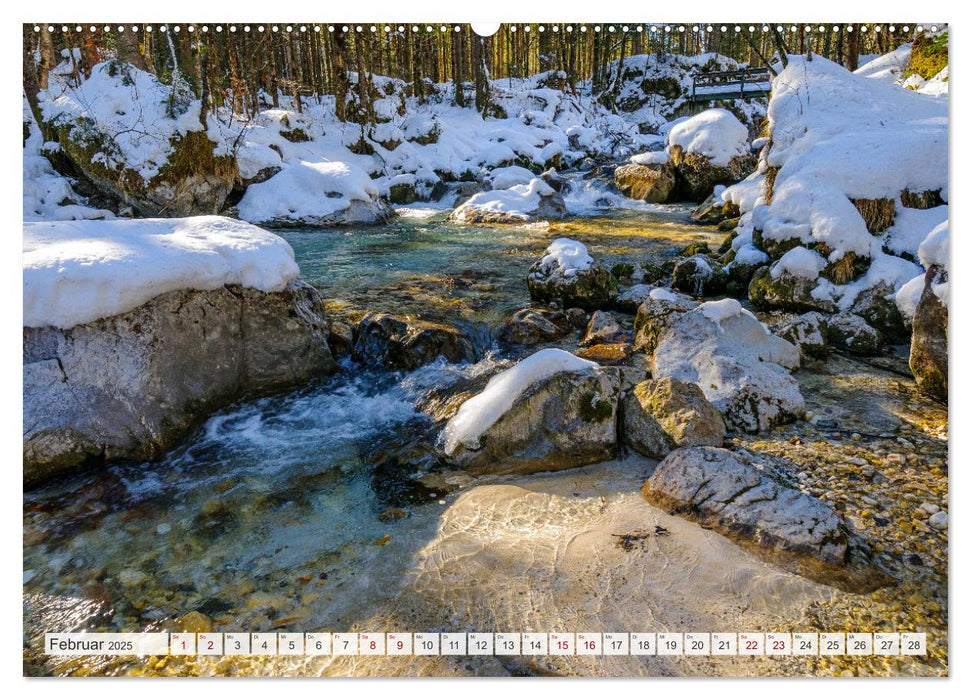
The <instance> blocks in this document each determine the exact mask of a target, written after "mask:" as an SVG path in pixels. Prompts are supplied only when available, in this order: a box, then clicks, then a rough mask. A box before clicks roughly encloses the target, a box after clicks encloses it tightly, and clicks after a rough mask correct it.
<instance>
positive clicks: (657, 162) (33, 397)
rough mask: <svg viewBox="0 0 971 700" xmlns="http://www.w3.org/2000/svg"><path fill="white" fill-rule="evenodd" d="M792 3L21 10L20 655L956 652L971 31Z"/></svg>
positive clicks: (804, 673) (126, 661) (796, 658)
mask: <svg viewBox="0 0 971 700" xmlns="http://www.w3.org/2000/svg"><path fill="white" fill-rule="evenodd" d="M631 9H632V10H633V9H634V8H633V7H632V8H631ZM792 9H793V14H792V16H790V17H788V18H787V17H785V16H784V15H785V14H786V13H787V12H788V10H786V8H784V7H780V8H776V10H774V11H773V14H777V15H778V18H777V19H790V20H793V21H786V22H774V23H771V24H768V23H762V22H754V23H753V22H751V21H744V22H743V21H740V20H742V19H746V17H745V16H742V15H746V16H747V19H749V20H751V19H752V17H754V16H755V15H753V13H752V12H749V11H747V12H745V13H739V16H738V17H735V18H734V20H735V21H727V20H731V19H733V18H732V17H730V16H727V15H726V13H727V9H723V10H722V11H721V12H720V15H721V18H722V19H724V20H725V21H718V22H698V21H695V22H673V23H672V22H664V21H660V20H658V21H655V22H652V21H650V20H651V19H652V18H651V16H650V15H651V10H650V8H649V7H639V8H637V11H636V12H635V11H632V12H631V13H630V17H629V18H628V19H629V20H630V21H626V22H614V21H603V22H509V21H507V22H503V23H494V24H474V23H473V24H469V23H463V22H454V21H452V22H444V21H439V22H422V23H415V22H405V21H402V20H401V19H399V20H398V21H392V20H395V16H394V15H395V12H394V11H393V10H392V11H390V12H389V14H387V16H385V17H383V19H382V21H359V22H346V21H327V20H328V19H329V18H328V17H327V16H326V7H325V6H324V5H321V6H319V7H316V8H314V7H310V6H307V8H306V16H305V17H304V18H303V19H305V20H306V21H286V22H275V21H271V20H273V19H274V17H273V16H272V15H273V13H274V10H273V8H272V7H267V8H265V12H266V16H265V17H264V19H265V20H266V21H253V22H235V23H234V22H231V21H222V22H220V21H205V22H203V21H199V22H196V21H191V20H193V19H199V18H200V17H195V18H194V17H193V16H191V13H190V14H186V15H184V16H181V17H176V16H174V15H173V16H172V17H171V19H179V20H185V21H178V22H164V23H159V22H155V23H120V22H118V21H109V20H119V19H126V18H131V15H129V14H124V15H123V14H121V13H115V14H113V15H112V14H111V13H106V14H105V15H102V16H100V17H99V16H97V15H98V12H94V13H93V14H91V16H89V17H86V18H85V19H95V20H101V21H94V22H92V21H85V22H80V23H79V22H64V23H35V22H32V21H28V22H27V23H26V24H24V25H23V26H22V40H23V94H22V115H23V134H22V150H23V237H22V263H23V271H22V272H23V444H22V452H23V499H22V502H23V592H22V600H23V649H22V651H23V674H24V675H25V676H112V677H114V676H138V677H160V676H205V677H209V676H217V677H238V676H257V677H264V676H308V677H319V676H381V677H419V676H420V677H442V676H448V677H455V676H570V677H657V676H695V677H713V676H714V677H728V676H732V677H734V676H773V677H779V676H785V677H828V676H858V677H888V676H889V677H914V676H947V675H948V674H949V663H948V659H949V656H948V611H949V606H948V528H949V524H948V523H949V504H948V432H949V431H948V313H949V290H948V284H949V269H950V258H949V252H948V251H949V245H948V236H949V234H948V215H949V204H948V202H949V186H948V166H949V161H948V130H949V124H948V109H949V100H950V96H949V80H948V62H949V26H948V24H947V23H943V22H939V21H938V22H933V21H928V22H910V21H908V22H896V21H882V22H872V23H845V22H819V21H815V22H812V23H808V22H806V21H796V20H798V19H799V17H798V16H797V15H798V14H799V13H798V11H796V9H797V8H792ZM919 9H920V8H918V10H919ZM877 14H880V13H877ZM365 15H366V13H364V12H363V10H362V17H361V19H362V20H363V17H364V16H365ZM549 17H550V15H549V14H547V15H546V16H545V17H544V16H540V15H539V14H538V15H537V16H536V17H534V18H533V19H544V18H549ZM38 18H40V17H38ZM445 18H446V17H445V16H443V17H442V19H445ZM46 19H56V17H48V18H46ZM226 19H227V20H229V19H232V17H230V16H228V15H227V17H226ZM330 19H331V20H334V19H335V18H333V17H331V18H330ZM379 19H380V18H379ZM426 19H434V17H433V16H429V17H427V18H426ZM605 19H609V18H605ZM872 19H881V20H895V19H900V17H881V16H873V17H872ZM911 19H913V18H911ZM924 19H941V18H933V17H930V18H924ZM312 20H322V21H312ZM634 20H640V21H634ZM11 257H12V258H14V257H16V256H15V255H13V256H11ZM828 687H831V686H828ZM131 688H132V686H131V685H128V686H127V689H128V690H129V691H130V690H131ZM136 690H137V688H136Z"/></svg>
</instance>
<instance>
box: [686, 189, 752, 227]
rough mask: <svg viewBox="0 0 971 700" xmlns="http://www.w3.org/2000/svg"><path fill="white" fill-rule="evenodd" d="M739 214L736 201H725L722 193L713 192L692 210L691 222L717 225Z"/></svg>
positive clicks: (735, 217)
mask: <svg viewBox="0 0 971 700" xmlns="http://www.w3.org/2000/svg"><path fill="white" fill-rule="evenodd" d="M739 216H741V212H740V211H739V208H738V205H737V204H736V203H735V202H723V201H722V198H721V196H720V194H715V193H714V192H712V194H711V195H709V197H708V198H707V199H706V200H705V201H703V202H702V203H701V204H699V205H698V206H697V207H695V208H694V209H692V210H691V223H694V224H700V225H702V226H716V225H718V224H720V223H722V222H723V221H727V220H729V219H737V218H738V217H739Z"/></svg>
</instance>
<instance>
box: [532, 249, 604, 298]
mask: <svg viewBox="0 0 971 700" xmlns="http://www.w3.org/2000/svg"><path fill="white" fill-rule="evenodd" d="M562 241H567V242H569V243H571V244H575V245H576V246H579V247H580V248H582V249H583V250H582V252H583V253H584V254H586V248H585V247H583V244H582V243H578V242H576V241H569V239H562V238H561V239H557V240H556V241H554V244H558V243H560V242H562ZM552 250H553V246H551V247H550V248H547V250H546V255H544V257H543V258H541V259H540V260H537V261H536V262H535V263H533V264H532V265H531V266H530V268H529V274H528V276H527V277H526V286H527V287H528V288H529V295H530V297H531V298H532V299H534V300H535V301H540V302H557V303H558V304H560V306H562V307H563V308H568V307H572V306H576V307H580V308H581V309H587V310H595V309H603V308H607V307H608V306H609V305H610V303H611V301H612V300H613V298H614V296H615V295H616V292H617V280H615V279H614V276H613V275H612V274H610V271H609V270H608V269H607V268H605V267H604V266H603V265H601V264H600V263H599V262H597V261H595V260H590V261H589V263H588V264H587V265H586V266H584V267H570V266H564V265H563V264H561V262H560V260H559V259H557V257H556V256H554V255H552V254H551V251H552Z"/></svg>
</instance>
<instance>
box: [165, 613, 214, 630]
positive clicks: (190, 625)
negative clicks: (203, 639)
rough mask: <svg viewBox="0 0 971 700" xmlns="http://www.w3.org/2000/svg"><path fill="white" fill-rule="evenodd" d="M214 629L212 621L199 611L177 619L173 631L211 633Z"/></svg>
mask: <svg viewBox="0 0 971 700" xmlns="http://www.w3.org/2000/svg"><path fill="white" fill-rule="evenodd" d="M212 628H213V624H212V619H211V618H210V617H209V616H208V615H203V614H202V613H201V612H199V611H198V610H193V611H192V612H189V613H186V614H185V615H183V616H182V617H179V618H176V620H175V622H174V623H173V624H172V630H174V631H179V632H197V633H198V632H211V631H212Z"/></svg>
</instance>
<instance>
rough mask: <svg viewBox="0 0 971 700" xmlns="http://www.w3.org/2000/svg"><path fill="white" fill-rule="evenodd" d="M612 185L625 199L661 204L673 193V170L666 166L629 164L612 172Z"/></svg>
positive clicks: (674, 181) (674, 182)
mask: <svg viewBox="0 0 971 700" xmlns="http://www.w3.org/2000/svg"><path fill="white" fill-rule="evenodd" d="M614 184H615V185H616V186H617V189H618V190H620V192H621V194H623V195H624V196H625V197H630V198H631V199H640V200H643V201H645V202H649V203H651V204H663V203H665V202H667V201H668V200H669V199H670V197H671V193H672V192H674V187H675V184H676V180H675V174H674V169H673V168H671V166H669V165H667V164H656V165H638V164H636V163H630V164H628V165H622V166H620V167H619V168H617V169H616V170H615V171H614Z"/></svg>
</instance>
